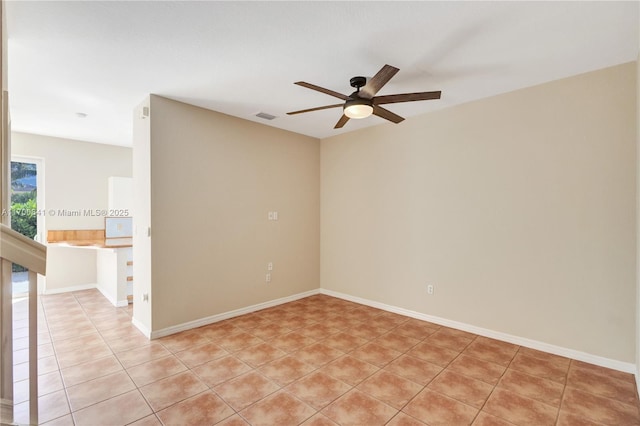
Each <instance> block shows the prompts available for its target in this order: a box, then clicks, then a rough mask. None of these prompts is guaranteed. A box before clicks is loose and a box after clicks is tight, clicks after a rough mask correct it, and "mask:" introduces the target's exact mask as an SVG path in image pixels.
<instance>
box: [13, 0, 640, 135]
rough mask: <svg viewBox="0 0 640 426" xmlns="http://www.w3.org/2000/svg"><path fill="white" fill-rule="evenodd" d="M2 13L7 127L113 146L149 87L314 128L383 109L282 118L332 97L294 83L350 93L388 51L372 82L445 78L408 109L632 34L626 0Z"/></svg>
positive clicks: (604, 52)
mask: <svg viewBox="0 0 640 426" xmlns="http://www.w3.org/2000/svg"><path fill="white" fill-rule="evenodd" d="M6 12H7V20H8V33H9V92H10V97H11V117H12V126H13V129H14V130H16V131H22V132H29V133H36V134H44V135H51V136H59V137H66V138H72V139H80V140H86V141H92V142H100V143H109V144H116V145H131V138H132V136H131V135H132V114H133V108H134V107H135V106H136V105H138V104H139V103H140V102H141V101H142V100H143V99H144V97H145V96H146V95H147V94H149V93H154V94H158V95H162V96H166V97H169V98H172V99H176V100H180V101H184V102H187V103H190V104H194V105H199V106H202V107H205V108H209V109H212V110H215V111H220V112H224V113H226V114H230V115H234V116H237V117H241V118H245V119H248V120H252V121H256V122H259V123H263V124H267V125H270V126H275V127H279V128H281V129H287V130H291V131H294V132H298V133H302V134H306V135H310V136H314V137H318V138H322V137H327V136H331V135H335V134H338V133H343V132H348V131H352V130H355V129H359V128H363V127H367V126H372V125H378V124H381V123H387V122H386V121H384V120H382V119H380V118H378V117H370V118H367V119H364V120H351V121H350V122H349V123H347V125H346V126H345V127H344V128H343V129H342V130H334V129H333V126H334V124H335V123H336V121H337V120H338V118H340V115H341V110H340V109H339V108H334V109H330V110H324V111H318V112H311V113H308V114H301V115H296V116H287V115H286V114H285V113H286V112H287V111H293V110H297V109H304V108H311V107H316V106H321V105H328V104H334V103H339V102H340V101H339V100H337V99H335V98H332V97H330V96H328V95H324V94H321V93H317V92H314V91H311V90H309V89H305V88H302V87H299V86H295V85H294V84H293V82H295V81H300V80H303V81H307V82H310V83H313V84H316V85H319V86H323V87H326V88H329V89H332V90H335V91H338V92H342V93H345V94H349V93H351V91H352V90H353V89H352V88H351V87H350V86H349V79H350V78H351V77H353V76H355V75H364V76H367V77H371V76H373V75H374V74H375V73H376V72H377V71H378V70H379V69H380V68H381V67H382V65H384V64H385V63H387V64H390V65H394V66H396V67H398V68H400V72H399V73H398V74H397V75H396V76H395V77H394V78H393V79H392V80H391V81H390V82H389V84H387V85H386V86H385V87H384V88H383V89H382V90H381V91H380V92H379V93H378V94H380V95H384V94H392V93H405V92H417V91H432V90H442V99H441V100H437V101H424V102H413V103H406V104H397V105H389V106H388V109H389V110H391V111H393V112H395V113H397V114H400V115H402V116H405V117H411V116H415V115H418V114H424V113H426V112H429V111H433V110H435V109H440V108H445V107H449V106H452V105H456V104H460V103H463V102H468V101H471V100H474V99H479V98H483V97H487V96H492V95H495V94H498V93H504V92H508V91H512V90H515V89H519V88H523V87H527V86H532V85H535V84H539V83H543V82H546V81H550V80H555V79H558V78H562V77H567V76H571V75H575V74H579V73H583V72H587V71H591V70H595V69H599V68H604V67H608V66H612V65H616V64H620V63H624V62H629V61H634V60H636V59H637V55H638V47H639V46H638V22H639V19H638V16H639V15H638V3H637V2H621V3H618V2H552V1H549V2H479V1H477V2H395V1H394V2H360V1H358V2H237V1H236V2H212V1H209V2H207V1H202V2H183V1H161V2H150V1H143V2H127V1H124V2H111V1H107V2H98V1H70V2H58V1H46V2H31V1H8V2H7V5H6ZM260 111H262V112H266V113H269V114H272V115H275V116H277V118H276V119H275V120H273V121H265V120H263V119H260V118H257V117H255V116H254V115H255V114H256V113H257V112H260ZM77 112H82V113H86V114H88V116H87V118H78V117H77V116H76V113H77ZM385 125H390V126H395V124H391V123H388V124H385ZM397 125H398V126H402V123H401V124H397Z"/></svg>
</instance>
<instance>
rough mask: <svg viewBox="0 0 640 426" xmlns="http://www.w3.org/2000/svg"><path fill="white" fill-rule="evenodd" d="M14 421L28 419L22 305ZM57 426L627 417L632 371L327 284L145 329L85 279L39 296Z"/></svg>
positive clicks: (622, 421)
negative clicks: (364, 301) (475, 330)
mask: <svg viewBox="0 0 640 426" xmlns="http://www.w3.org/2000/svg"><path fill="white" fill-rule="evenodd" d="M14 306H15V322H14V331H15V335H14V340H15V355H14V356H15V360H14V363H15V377H14V378H15V398H16V407H15V412H16V421H18V422H21V423H26V422H27V421H28V414H27V413H28V401H27V398H28V392H27V386H28V385H27V383H28V381H27V380H26V379H27V377H28V368H27V364H26V363H25V361H26V359H27V349H26V348H27V341H26V339H27V337H26V328H25V327H26V326H27V324H26V319H25V318H26V303H25V302H18V303H16V304H15V305H14ZM40 307H41V312H40V314H39V315H40V323H39V335H38V340H39V346H38V350H39V368H40V371H39V386H40V395H41V396H40V397H39V403H40V420H41V422H43V423H44V422H49V423H47V424H56V425H72V424H76V425H85V424H86V425H125V424H135V425H160V424H165V425H188V424H193V425H211V424H218V425H227V426H229V425H247V424H249V425H278V426H286V425H299V424H302V425H316V426H319V425H336V424H338V425H357V426H373V425H385V424H387V425H395V426H398V425H425V424H426V425H468V424H473V425H536V426H538V425H554V424H556V425H599V424H607V425H640V414H639V410H638V407H639V404H638V398H637V396H636V395H637V394H636V388H635V382H634V378H633V376H632V375H630V374H624V373H620V372H617V371H612V370H607V369H604V368H601V367H597V366H593V365H589V364H585V363H582V362H579V361H574V360H570V359H567V358H562V357H558V356H554V355H550V354H546V353H542V352H538V351H535V350H531V349H527V348H524V347H519V346H515V345H511V344H508V343H503V342H499V341H496V340H491V339H487V338H484V337H480V336H476V335H473V334H469V333H465V332H462V331H458V330H454V329H450V328H446V327H441V326H438V325H435V324H431V323H428V322H423V321H418V320H415V319H411V318H408V317H404V316H400V315H396V314H393V313H389V312H385V311H381V310H377V309H373V308H370V307H366V306H362V305H358V304H355V303H351V302H347V301H344V300H340V299H336V298H332V297H328V296H321V295H318V296H312V297H308V298H305V299H301V300H298V301H295V302H291V303H288V304H285V305H281V306H278V307H275V308H270V309H266V310H263V311H260V312H257V313H253V314H248V315H244V316H241V317H237V318H234V319H231V320H227V321H223V322H220V323H216V324H213V325H209V326H206V327H202V328H199V329H196V330H191V331H188V332H183V333H180V334H176V335H173V336H169V337H166V338H163V339H159V340H155V341H151V342H150V341H148V340H147V339H146V338H145V337H143V336H142V334H141V333H140V332H139V331H138V330H137V329H136V328H135V327H133V326H132V325H131V309H130V308H114V307H113V306H112V305H110V303H109V302H108V301H107V300H106V299H105V298H104V297H103V296H102V295H101V294H100V293H99V292H97V291H95V290H86V291H80V292H74V293H67V294H62V295H54V296H43V297H42V298H41V303H40Z"/></svg>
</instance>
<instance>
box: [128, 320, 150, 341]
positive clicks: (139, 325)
mask: <svg viewBox="0 0 640 426" xmlns="http://www.w3.org/2000/svg"><path fill="white" fill-rule="evenodd" d="M131 323H132V324H133V325H134V326H135V327H136V328H137V329H138V330H140V331H141V332H142V334H144V335H145V337H146V338H147V339H151V330H149V329H148V328H147V326H145V325H144V324H142V323H141V322H140V321H138V320H137V319H135V318H131Z"/></svg>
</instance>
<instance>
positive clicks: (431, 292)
mask: <svg viewBox="0 0 640 426" xmlns="http://www.w3.org/2000/svg"><path fill="white" fill-rule="evenodd" d="M427 294H433V285H431V284H429V285H428V286H427Z"/></svg>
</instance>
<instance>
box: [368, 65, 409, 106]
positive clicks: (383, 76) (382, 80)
mask: <svg viewBox="0 0 640 426" xmlns="http://www.w3.org/2000/svg"><path fill="white" fill-rule="evenodd" d="M398 71H400V70H399V69H398V68H396V67H392V66H391V65H385V66H384V67H382V69H381V70H380V71H378V73H377V74H376V75H374V76H373V77H372V78H371V80H369V81H368V82H367V84H366V85H365V86H364V87H363V88H362V89H360V97H362V98H366V99H371V98H373V97H374V96H375V95H376V93H378V91H379V90H380V89H382V86H384V85H385V84H387V83H388V82H389V80H391V78H392V77H393V76H394V75H396V73H397V72H398Z"/></svg>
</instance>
